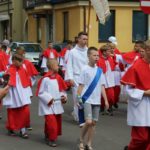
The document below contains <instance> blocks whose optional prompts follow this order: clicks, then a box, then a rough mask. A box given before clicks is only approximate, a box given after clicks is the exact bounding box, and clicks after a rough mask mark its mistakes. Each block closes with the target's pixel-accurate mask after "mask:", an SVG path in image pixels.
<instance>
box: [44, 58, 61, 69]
mask: <svg viewBox="0 0 150 150" xmlns="http://www.w3.org/2000/svg"><path fill="white" fill-rule="evenodd" d="M56 62H57V59H55V58H49V59H48V60H47V64H46V65H47V68H48V69H51V67H52V66H53V64H54V63H56ZM57 63H58V62H57Z"/></svg>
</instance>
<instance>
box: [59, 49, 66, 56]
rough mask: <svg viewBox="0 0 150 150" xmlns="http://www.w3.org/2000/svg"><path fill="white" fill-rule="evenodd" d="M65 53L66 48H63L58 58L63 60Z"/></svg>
mask: <svg viewBox="0 0 150 150" xmlns="http://www.w3.org/2000/svg"><path fill="white" fill-rule="evenodd" d="M66 52H67V48H66V47H65V48H63V49H62V50H61V52H60V57H62V58H64V57H65V54H66Z"/></svg>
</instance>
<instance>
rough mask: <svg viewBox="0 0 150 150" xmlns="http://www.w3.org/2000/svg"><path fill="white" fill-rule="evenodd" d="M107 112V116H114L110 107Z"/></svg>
mask: <svg viewBox="0 0 150 150" xmlns="http://www.w3.org/2000/svg"><path fill="white" fill-rule="evenodd" d="M107 111H108V115H109V116H113V115H114V114H113V109H112V107H110V108H109V109H108V110H107Z"/></svg>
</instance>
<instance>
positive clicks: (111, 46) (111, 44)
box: [107, 43, 116, 48]
mask: <svg viewBox="0 0 150 150" xmlns="http://www.w3.org/2000/svg"><path fill="white" fill-rule="evenodd" d="M107 45H108V46H110V48H115V47H116V45H115V44H114V43H107Z"/></svg>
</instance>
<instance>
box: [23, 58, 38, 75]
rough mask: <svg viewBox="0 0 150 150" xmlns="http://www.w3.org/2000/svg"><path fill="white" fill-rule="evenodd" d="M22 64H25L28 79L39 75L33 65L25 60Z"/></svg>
mask: <svg viewBox="0 0 150 150" xmlns="http://www.w3.org/2000/svg"><path fill="white" fill-rule="evenodd" d="M23 64H25V66H26V69H27V72H28V74H29V76H30V77H33V76H37V75H38V74H39V73H38V71H37V70H36V68H35V67H34V65H33V64H32V63H31V62H30V61H28V60H27V59H25V60H24V61H23Z"/></svg>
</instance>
